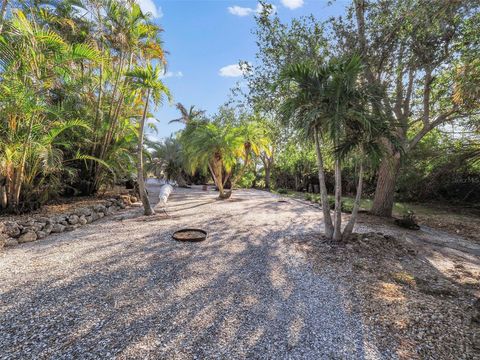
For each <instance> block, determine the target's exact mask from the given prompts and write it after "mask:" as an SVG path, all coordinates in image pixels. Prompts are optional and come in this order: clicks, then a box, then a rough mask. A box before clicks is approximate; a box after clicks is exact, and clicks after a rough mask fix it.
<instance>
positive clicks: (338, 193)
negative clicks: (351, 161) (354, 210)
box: [333, 159, 342, 241]
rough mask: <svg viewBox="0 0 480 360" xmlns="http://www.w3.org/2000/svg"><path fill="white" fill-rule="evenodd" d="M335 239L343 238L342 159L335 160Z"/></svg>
mask: <svg viewBox="0 0 480 360" xmlns="http://www.w3.org/2000/svg"><path fill="white" fill-rule="evenodd" d="M333 224H334V229H333V239H334V240H335V241H340V240H341V239H342V169H341V167H340V160H339V159H336V160H335V211H334V222H333Z"/></svg>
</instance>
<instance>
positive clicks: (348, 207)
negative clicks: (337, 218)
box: [342, 201, 353, 213]
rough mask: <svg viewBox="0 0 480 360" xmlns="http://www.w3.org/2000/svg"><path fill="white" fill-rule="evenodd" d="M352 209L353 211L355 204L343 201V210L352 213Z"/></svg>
mask: <svg viewBox="0 0 480 360" xmlns="http://www.w3.org/2000/svg"><path fill="white" fill-rule="evenodd" d="M352 211H353V204H352V203H346V202H344V201H342V212H345V213H351V212H352Z"/></svg>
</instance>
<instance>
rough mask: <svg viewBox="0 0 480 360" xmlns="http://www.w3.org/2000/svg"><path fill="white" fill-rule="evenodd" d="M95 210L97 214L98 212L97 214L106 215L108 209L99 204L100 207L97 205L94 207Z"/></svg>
mask: <svg viewBox="0 0 480 360" xmlns="http://www.w3.org/2000/svg"><path fill="white" fill-rule="evenodd" d="M93 210H94V211H95V212H97V213H99V212H101V213H105V210H107V209H106V207H105V205H101V204H99V205H95V206H94V207H93Z"/></svg>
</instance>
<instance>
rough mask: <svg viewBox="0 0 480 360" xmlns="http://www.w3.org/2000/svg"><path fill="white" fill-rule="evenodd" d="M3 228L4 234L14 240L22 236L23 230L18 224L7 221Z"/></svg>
mask: <svg viewBox="0 0 480 360" xmlns="http://www.w3.org/2000/svg"><path fill="white" fill-rule="evenodd" d="M3 226H4V230H3V232H4V233H5V234H7V235H8V236H10V237H13V238H16V237H18V236H20V233H21V230H20V227H19V226H18V224H17V223H16V222H13V221H7V222H5V223H4V224H3Z"/></svg>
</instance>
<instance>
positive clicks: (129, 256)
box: [0, 184, 479, 359]
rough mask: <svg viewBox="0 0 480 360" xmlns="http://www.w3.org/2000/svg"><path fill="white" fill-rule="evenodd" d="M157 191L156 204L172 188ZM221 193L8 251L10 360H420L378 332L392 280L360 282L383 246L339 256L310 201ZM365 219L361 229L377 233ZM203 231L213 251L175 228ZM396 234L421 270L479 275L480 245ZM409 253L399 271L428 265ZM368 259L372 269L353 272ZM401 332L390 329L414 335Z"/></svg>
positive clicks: (3, 271) (2, 261)
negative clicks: (373, 308) (361, 285)
mask: <svg viewBox="0 0 480 360" xmlns="http://www.w3.org/2000/svg"><path fill="white" fill-rule="evenodd" d="M149 189H150V195H151V197H152V199H156V197H157V191H158V186H156V185H155V184H150V186H149ZM215 197H216V193H214V192H211V191H209V192H203V191H201V190H199V189H198V188H195V189H191V190H186V189H177V190H176V192H175V193H174V194H173V195H172V196H171V198H170V201H169V205H168V208H167V212H168V214H169V216H170V217H166V216H165V214H163V213H162V212H161V211H160V209H157V215H156V216H154V217H150V218H145V217H143V216H142V215H141V210H140V209H134V210H128V211H124V212H123V213H121V214H118V215H115V217H112V218H109V219H105V220H102V221H100V222H97V223H94V224H91V225H88V226H85V227H82V228H80V229H78V230H76V231H74V232H70V233H62V234H59V235H55V236H51V237H49V238H48V239H47V240H44V241H41V242H35V243H29V244H23V245H21V246H18V247H15V248H12V249H8V250H7V251H5V252H3V253H1V254H0V284H1V285H2V286H1V287H0V334H2V336H0V349H2V351H0V358H1V359H3V358H5V359H7V358H22V359H25V358H35V359H37V358H56V359H57V358H99V357H101V358H114V357H115V358H120V359H122V358H168V359H170V358H177V359H193V358H219V359H232V358H268V359H272V358H281V359H283V358H291V359H296V358H298V359H300V358H302V359H358V358H360V359H361V358H365V359H376V358H402V357H403V358H414V357H415V355H416V354H415V353H412V352H411V351H415V347H414V346H413V345H412V344H410V343H408V344H407V345H405V344H401V343H400V342H399V341H398V339H397V337H395V336H392V337H390V338H387V341H382V339H383V336H384V335H385V334H384V333H381V334H380V335H379V334H377V330H378V329H377V328H376V326H377V325H381V326H383V324H384V322H385V321H384V322H380V323H379V322H376V321H372V319H371V318H369V316H368V313H367V312H366V311H367V310H370V308H369V307H368V306H366V305H365V300H367V302H368V300H369V299H368V296H374V295H375V296H376V298H380V299H383V300H382V301H384V300H385V299H384V297H383V291H384V290H383V286H386V287H387V290H386V291H387V292H388V291H389V289H390V290H391V286H390V285H389V284H390V283H391V282H392V281H391V279H390V278H387V279H383V280H382V281H384V280H385V281H384V282H385V283H386V284H387V285H384V284H381V283H378V282H376V280H377V278H376V277H375V278H372V281H371V284H370V285H371V288H370V287H368V288H367V287H365V289H366V290H368V292H358V291H357V289H356V288H355V287H354V286H353V284H355V283H356V282H358V281H359V280H362V279H363V280H365V279H367V278H368V276H369V274H372V270H371V269H372V264H371V263H373V264H375V261H376V258H372V257H371V254H370V253H371V251H370V250H369V249H371V248H369V247H362V248H358V247H357V246H356V245H355V246H353V247H351V248H348V249H344V250H342V251H340V252H339V251H338V249H333V250H332V247H331V246H330V245H329V244H326V243H321V242H320V241H318V240H319V237H318V234H319V232H320V231H321V227H322V224H321V212H320V211H318V209H317V208H314V207H312V206H308V205H306V204H304V203H302V202H298V201H295V200H289V201H288V202H287V203H285V202H283V203H281V202H278V199H279V197H277V196H275V195H272V194H269V193H266V192H261V191H254V190H252V191H243V190H242V191H237V192H235V193H234V195H233V198H232V199H231V200H229V201H217V200H215ZM361 221H363V222H364V223H363V224H362V223H361V224H359V225H360V226H359V230H360V231H364V232H368V231H372V229H373V228H376V227H377V226H376V225H375V224H371V223H368V224H367V223H365V221H364V219H361ZM377 225H378V226H379V227H382V226H383V228H382V230H378V231H386V232H388V231H393V232H394V231H395V229H393V228H391V227H390V226H389V225H388V224H387V225H382V224H377ZM192 226H193V227H202V228H204V229H205V230H207V231H208V232H209V237H208V238H207V240H206V241H205V242H202V243H196V244H191V243H179V242H175V241H173V240H172V239H171V234H172V232H173V231H175V230H177V229H179V228H182V227H192ZM396 235H398V236H405V239H404V240H405V242H406V243H407V244H410V243H412V246H415V248H416V250H415V251H418V252H419V253H420V252H422V254H424V255H422V257H421V258H422V259H423V260H421V261H425V262H426V265H425V266H427V267H428V268H429V269H430V270H431V271H432V272H435V274H436V276H437V278H441V279H444V278H446V276H447V275H445V274H447V272H448V269H450V268H455V266H459V265H461V266H463V267H464V269H465V270H466V271H473V272H471V274H472V275H473V276H477V273H476V272H475V271H477V270H478V266H479V264H478V257H477V256H476V254H475V252H476V251H478V248H475V247H473V248H471V249H467V247H466V246H463V245H462V247H461V248H457V249H455V248H451V247H448V246H447V247H445V246H441V245H438V246H437V245H434V246H433V247H432V246H430V245H429V243H428V241H434V240H435V239H433V240H432V237H431V236H429V235H428V233H426V232H423V231H422V232H419V233H416V234H414V235H413V236H410V234H409V233H408V234H407V233H405V232H402V233H396ZM421 236H424V237H425V239H426V240H425V239H424V240H422V239H421ZM435 237H436V236H434V238H435ZM427 240H428V241H427ZM435 241H436V240H435ZM299 243H300V244H302V245H301V246H298V245H297V244H299ZM292 244H293V246H292ZM312 244H314V246H312ZM359 244H360V243H359ZM377 245H378V244H377ZM472 246H473V245H472ZM423 247H424V248H423ZM305 248H306V249H307V250H308V251H305ZM365 249H366V250H365ZM395 249H396V247H395V246H394V247H393V248H392V249H390V250H389V249H386V251H385V252H386V253H388V252H391V253H392V254H391V255H392V257H391V256H390V254H388V256H387V257H386V258H385V259H384V260H385V264H390V263H393V264H394V265H395V266H396V265H397V263H396V262H395V261H397V260H398V257H399V256H400V257H402V258H405V259H406V260H408V259H409V258H408V256H411V257H410V261H407V263H412V264H417V263H416V262H415V261H413V260H414V259H413V257H412V256H413V255H411V254H410V255H408V254H409V253H408V251H407V250H405V251H406V253H405V251H404V250H399V252H398V251H397V250H395ZM427 249H428V251H429V252H428V253H427V252H426V250H427ZM424 250H425V252H423V251H424ZM470 250H472V251H473V253H472V252H471V251H470ZM312 251H313V253H314V255H313V256H311V255H312ZM397 252H398V253H397ZM305 254H307V256H305ZM320 254H326V255H327V257H328V258H324V257H323V255H322V256H319V255H320ZM339 254H340V255H339ZM355 254H359V255H360V256H358V258H360V259H365V260H366V261H368V262H370V265H369V264H367V265H366V266H365V267H364V268H362V267H361V266H360V267H355V266H353V265H352V263H353V260H352V259H355V258H356V255H355ZM405 254H406V255H405ZM382 256H383V255H382ZM419 258H420V257H419ZM389 260H392V261H389ZM449 261H450V262H449ZM382 264H383V262H382ZM399 264H400V265H399V266H403V262H400V263H399ZM379 265H380V264H379ZM430 270H429V271H430ZM389 271H390V270H389ZM399 271H411V269H403V270H402V269H400V270H399ZM373 273H374V271H373ZM456 273H458V271H457V272H456ZM407 278H408V277H407ZM452 278H453V275H452ZM455 282H456V283H461V281H460V280H458V279H457V280H455ZM399 286H403V285H402V284H401V285H399ZM405 286H410V285H405ZM412 286H413V285H412ZM412 289H413V287H412ZM401 290H402V291H403V288H402V289H401ZM471 290H472V291H473V292H474V291H476V290H475V287H474V286H473V288H472V289H471ZM405 291H406V290H405ZM422 294H423V292H422ZM387 295H388V294H387ZM387 295H385V296H387ZM402 296H403V298H404V299H407V300H408V299H410V298H409V297H406V296H404V294H403V293H402ZM428 296H434V295H428ZM435 296H436V295H435ZM442 296H443V295H442ZM445 296H447V297H446V303H445V304H443V303H442V304H443V305H441V306H443V308H439V309H434V311H433V312H434V313H436V312H445V311H446V312H448V313H450V312H451V311H450V307H449V306H450V305H449V303H450V302H452V301H453V300H452V299H451V298H450V297H448V296H449V295H445ZM387 297H388V296H387ZM434 299H435V298H432V299H431V300H432V302H431V304H433V305H434V307H435V306H437V305H438V304H439V303H437V302H434ZM462 299H463V298H462ZM470 300H471V298H465V302H462V304H461V305H458V306H466V305H465V304H466V303H467V302H468V301H470ZM398 301H400V308H401V309H402V312H403V313H405V312H406V313H408V310H409V308H408V306H407V305H406V303H405V302H404V303H402V301H404V300H398V299H394V300H393V301H392V302H389V301H384V303H385V304H387V305H385V306H384V307H392V304H393V305H395V304H397V305H398ZM422 301H423V300H422ZM462 301H463V300H462ZM372 303H375V302H373V301H372ZM375 304H377V303H375ZM402 304H403V305H402ZM422 304H424V303H423V302H422ZM455 306H457V305H455ZM458 306H457V307H458ZM384 307H380V308H379V309H380V311H383V310H384ZM460 309H461V310H462V308H461V307H460ZM463 310H465V309H463ZM464 313H465V314H466V311H464ZM452 314H453V315H456V314H457V313H455V312H452ZM401 315H402V314H399V315H398V316H399V317H400V316H401ZM407 315H408V314H407ZM467 315H468V314H467ZM385 319H386V321H388V322H391V319H390V318H389V317H388V316H386V317H385ZM447 319H449V318H447ZM399 320H401V319H400V318H399ZM462 321H463V318H460V319H459V322H460V324H463V322H462ZM411 326H412V324H408V326H407V325H406V326H405V329H410V328H411ZM380 329H383V327H380ZM399 329H400V328H396V327H393V328H392V329H390V331H392V332H394V334H392V335H398V334H403V335H405V336H406V335H408V334H406V333H402V332H401V331H400V330H399ZM395 332H396V333H395ZM452 333H453V335H454V336H456V335H457V333H455V332H452ZM460 333H461V334H463V335H464V336H463V335H462V336H463V337H462V338H460V337H457V341H458V342H460V343H461V344H460V345H461V347H460V348H461V349H464V350H463V352H461V353H458V352H457V355H458V357H453V358H469V356H470V355H468V354H467V353H466V349H467V347H468V346H470V345H471V344H470V343H467V342H468V341H469V340H466V337H467V336H468V335H469V334H468V331H466V330H465V331H464V329H461V332H458V334H460ZM387 335H388V334H387ZM405 339H406V340H405V341H407V342H409V341H410V340H409V338H405ZM389 340H391V341H389ZM447 340H448V339H447ZM423 351H427V354H428V349H426V350H425V349H424V350H423ZM420 354H421V352H420ZM470 354H471V353H470ZM437 358H439V357H437ZM450 358H452V357H450Z"/></svg>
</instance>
